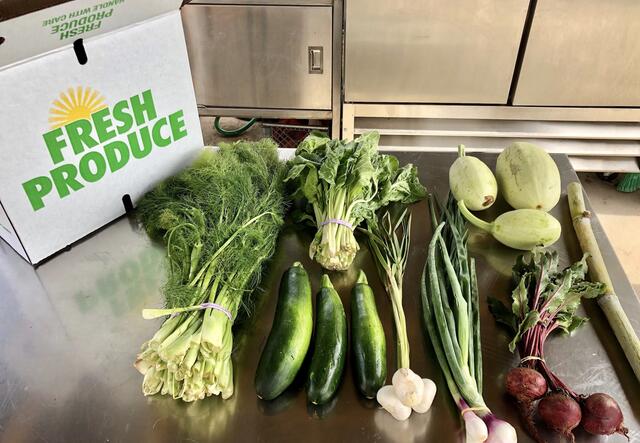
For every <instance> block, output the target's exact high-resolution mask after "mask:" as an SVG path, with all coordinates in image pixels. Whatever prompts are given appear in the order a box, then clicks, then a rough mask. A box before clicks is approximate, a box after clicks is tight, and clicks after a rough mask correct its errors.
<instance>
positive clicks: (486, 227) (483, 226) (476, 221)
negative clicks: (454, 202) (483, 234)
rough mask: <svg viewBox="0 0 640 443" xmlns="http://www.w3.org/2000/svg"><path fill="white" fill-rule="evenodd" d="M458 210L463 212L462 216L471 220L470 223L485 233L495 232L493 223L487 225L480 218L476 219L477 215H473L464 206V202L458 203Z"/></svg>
mask: <svg viewBox="0 0 640 443" xmlns="http://www.w3.org/2000/svg"><path fill="white" fill-rule="evenodd" d="M458 208H460V212H462V215H464V217H465V218H466V219H467V220H469V222H470V223H471V224H472V225H473V226H475V227H477V228H480V229H482V230H483V231H487V232H491V231H493V223H487V222H486V221H484V220H480V219H479V218H478V217H476V216H475V215H473V214H472V213H471V211H469V210H468V209H467V207H466V206H465V204H464V201H463V200H460V201H459V202H458Z"/></svg>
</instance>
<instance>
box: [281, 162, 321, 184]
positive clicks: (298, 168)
mask: <svg viewBox="0 0 640 443" xmlns="http://www.w3.org/2000/svg"><path fill="white" fill-rule="evenodd" d="M306 167H307V165H306V164H304V163H301V164H297V165H293V166H291V168H289V173H288V174H287V177H286V178H285V179H284V181H286V182H287V181H291V180H295V179H296V178H298V177H299V176H300V174H302V171H304V169H305V168H306ZM311 169H313V170H315V168H311Z"/></svg>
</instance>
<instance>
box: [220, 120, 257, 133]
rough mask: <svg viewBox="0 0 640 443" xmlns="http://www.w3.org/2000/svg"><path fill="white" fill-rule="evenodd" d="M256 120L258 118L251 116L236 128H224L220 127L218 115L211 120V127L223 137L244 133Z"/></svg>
mask: <svg viewBox="0 0 640 443" xmlns="http://www.w3.org/2000/svg"><path fill="white" fill-rule="evenodd" d="M257 121H258V119H256V118H252V119H250V120H249V121H247V123H245V124H244V125H242V126H240V127H239V128H237V129H232V130H226V129H224V128H222V127H220V117H216V118H215V119H214V120H213V127H214V128H216V131H218V134H220V135H221V136H223V137H237V136H239V135H242V134H244V133H245V132H246V131H247V130H248V129H249V128H250V127H252V126H253V124H254V123H255V122H257Z"/></svg>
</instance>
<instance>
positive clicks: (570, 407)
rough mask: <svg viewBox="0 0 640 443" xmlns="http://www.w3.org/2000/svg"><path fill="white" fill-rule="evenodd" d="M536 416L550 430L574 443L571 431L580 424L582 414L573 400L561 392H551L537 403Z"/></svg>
mask: <svg viewBox="0 0 640 443" xmlns="http://www.w3.org/2000/svg"><path fill="white" fill-rule="evenodd" d="M538 415H539V416H540V418H541V419H542V421H543V422H544V423H545V424H546V425H547V427H549V428H550V429H552V430H554V431H556V432H560V433H562V434H563V435H565V436H566V437H568V438H570V439H571V441H575V438H574V436H573V433H572V432H571V431H573V429H574V428H575V427H576V426H578V425H579V424H580V420H581V419H582V412H581V410H580V405H579V404H578V402H577V401H575V400H574V399H573V398H571V397H569V396H568V395H566V394H563V393H561V392H553V393H551V394H548V395H547V396H545V397H544V398H543V399H542V400H540V402H539V403H538Z"/></svg>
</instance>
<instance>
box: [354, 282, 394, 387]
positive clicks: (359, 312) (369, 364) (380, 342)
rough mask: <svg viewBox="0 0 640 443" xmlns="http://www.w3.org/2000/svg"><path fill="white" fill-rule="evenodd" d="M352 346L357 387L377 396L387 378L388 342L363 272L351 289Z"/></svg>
mask: <svg viewBox="0 0 640 443" xmlns="http://www.w3.org/2000/svg"><path fill="white" fill-rule="evenodd" d="M351 345H352V348H353V367H354V375H355V379H356V386H357V387H358V390H359V391H360V392H361V393H362V395H364V396H365V397H366V398H375V396H376V393H377V392H378V389H380V388H381V387H382V386H384V383H385V380H386V379H387V344H386V340H385V338H384V329H382V322H381V321H380V317H378V310H377V309H376V301H375V298H374V296H373V291H372V290H371V287H370V286H369V284H368V282H367V276H366V275H365V273H364V272H363V271H360V275H359V276H358V281H357V282H356V285H355V286H354V287H353V291H352V292H351Z"/></svg>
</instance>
